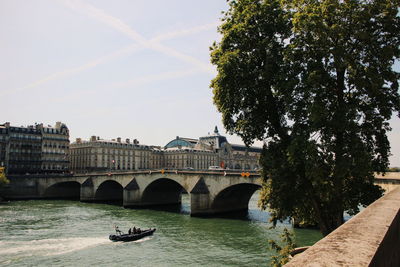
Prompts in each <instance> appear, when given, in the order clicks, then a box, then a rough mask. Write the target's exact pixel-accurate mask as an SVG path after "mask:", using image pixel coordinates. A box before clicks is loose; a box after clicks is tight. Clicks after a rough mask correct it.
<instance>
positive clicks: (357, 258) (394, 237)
mask: <svg viewBox="0 0 400 267" xmlns="http://www.w3.org/2000/svg"><path fill="white" fill-rule="evenodd" d="M285 266H286V267H294V266H302V267H305V266H400V187H397V188H395V189H393V190H392V191H390V192H388V193H387V194H386V195H384V196H383V197H381V198H380V199H378V200H376V201H375V202H374V203H372V204H371V205H369V206H368V207H367V208H366V209H364V210H363V211H361V212H360V213H359V214H357V215H356V216H354V217H353V218H352V219H350V220H349V221H348V222H346V223H345V224H343V225H342V226H341V227H339V228H338V229H336V230H335V231H333V232H332V233H331V234H329V235H328V236H326V237H325V238H323V239H321V240H320V241H318V242H317V243H316V244H314V245H313V246H311V247H310V248H309V249H307V250H306V251H305V252H303V253H301V254H298V255H296V256H295V257H294V258H293V259H292V260H291V261H290V262H289V263H288V264H286V265H285Z"/></svg>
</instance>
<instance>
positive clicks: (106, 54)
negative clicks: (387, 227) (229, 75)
mask: <svg viewBox="0 0 400 267" xmlns="http://www.w3.org/2000/svg"><path fill="white" fill-rule="evenodd" d="M226 9H227V3H226V0H201V1H198V0H197V1H196V0H168V1H166V0H151V1H149V0H147V1H144V0H113V1H111V0H82V1H68V0H34V1H33V0H32V1H26V0H0V59H1V60H0V100H1V102H0V103H1V104H0V110H1V113H0V123H4V122H6V121H9V122H11V124H12V125H16V126H20V125H29V124H34V123H35V122H38V123H41V122H43V123H44V124H51V125H54V124H55V122H56V121H62V122H64V123H66V124H67V126H68V127H69V129H70V134H71V141H74V140H75V138H76V137H82V138H84V139H88V138H89V137H90V136H91V135H96V136H100V137H102V138H105V139H111V138H116V137H119V136H120V137H122V138H123V139H125V138H131V139H132V138H137V139H138V140H139V141H140V142H141V143H143V144H149V145H165V144H166V143H167V142H168V141H170V140H172V139H173V138H175V137H176V136H182V137H192V138H197V137H199V136H202V135H206V134H207V133H208V132H211V131H213V129H214V126H215V125H217V126H218V127H219V129H220V132H221V133H222V134H225V131H224V129H223V127H222V123H221V115H220V114H219V113H218V112H217V111H216V108H215V107H214V105H213V103H212V92H211V89H210V88H209V85H210V80H211V79H212V78H213V77H215V75H216V72H215V68H214V67H213V66H212V65H211V64H210V63H209V62H210V60H209V46H210V45H211V44H212V42H213V41H214V40H218V38H219V36H218V34H217V31H216V28H217V25H218V24H219V18H220V17H221V11H223V10H226ZM396 68H397V69H399V68H400V67H399V66H396ZM391 122H392V126H393V132H392V133H391V134H390V136H389V137H390V140H391V144H392V153H393V154H394V156H393V157H392V158H391V165H393V166H400V121H399V118H395V119H393V120H392V121H391ZM228 138H229V141H230V142H232V143H240V139H239V138H238V137H233V136H228Z"/></svg>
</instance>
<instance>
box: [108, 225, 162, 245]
mask: <svg viewBox="0 0 400 267" xmlns="http://www.w3.org/2000/svg"><path fill="white" fill-rule="evenodd" d="M155 231H156V228H150V229H147V230H141V231H140V233H131V234H116V235H110V236H109V238H110V240H111V241H123V242H128V241H135V240H139V239H141V238H143V237H145V236H149V235H152V234H153V233H154V232H155Z"/></svg>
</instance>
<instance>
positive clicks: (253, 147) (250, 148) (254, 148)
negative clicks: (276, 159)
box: [231, 144, 262, 153]
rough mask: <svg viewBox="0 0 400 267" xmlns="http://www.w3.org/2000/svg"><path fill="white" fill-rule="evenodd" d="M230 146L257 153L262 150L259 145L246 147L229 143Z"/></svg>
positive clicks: (238, 149)
mask: <svg viewBox="0 0 400 267" xmlns="http://www.w3.org/2000/svg"><path fill="white" fill-rule="evenodd" d="M231 146H232V149H233V150H236V151H249V152H258V153H261V152H262V148H261V147H255V146H251V147H247V146H244V145H237V144H231Z"/></svg>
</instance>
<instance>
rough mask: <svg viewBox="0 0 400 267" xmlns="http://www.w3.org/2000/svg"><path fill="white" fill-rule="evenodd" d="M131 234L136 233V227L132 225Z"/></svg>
mask: <svg viewBox="0 0 400 267" xmlns="http://www.w3.org/2000/svg"><path fill="white" fill-rule="evenodd" d="M133 234H136V227H135V226H133Z"/></svg>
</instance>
